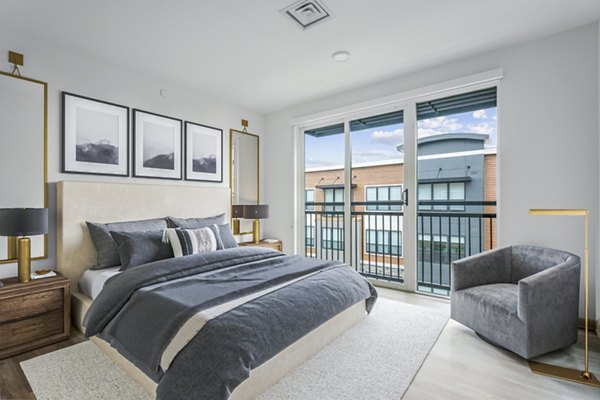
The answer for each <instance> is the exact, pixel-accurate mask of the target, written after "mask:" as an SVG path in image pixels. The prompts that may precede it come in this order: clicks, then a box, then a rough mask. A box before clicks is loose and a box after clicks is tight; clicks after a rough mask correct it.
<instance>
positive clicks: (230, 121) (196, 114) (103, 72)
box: [0, 30, 264, 277]
mask: <svg viewBox="0 0 600 400" xmlns="http://www.w3.org/2000/svg"><path fill="white" fill-rule="evenodd" d="M8 50H14V51H18V52H20V53H23V54H24V55H25V66H24V67H21V73H22V74H23V75H24V76H27V77H31V78H35V79H39V80H42V81H46V82H48V89H49V93H48V100H49V104H48V182H49V192H48V194H49V196H48V198H49V207H50V227H49V229H50V235H49V249H48V250H49V258H48V259H47V260H41V261H36V262H34V265H33V266H32V269H34V270H35V269H37V268H42V267H52V268H54V267H55V263H56V261H55V260H56V240H55V239H56V238H55V229H56V228H55V227H56V216H55V214H56V212H55V209H56V184H55V183H56V182H58V181H61V180H84V181H110V182H121V183H127V182H131V183H133V182H135V183H147V184H164V185H195V186H213V187H215V186H222V187H229V129H230V128H235V129H240V128H241V126H240V119H241V118H244V119H248V120H249V121H250V127H249V130H250V131H251V132H256V133H259V134H260V133H261V132H264V116H263V115H262V114H258V113H254V112H251V111H249V110H244V109H241V108H239V107H236V106H235V105H232V104H229V103H227V102H225V101H223V100H221V99H217V98H212V97H209V96H206V95H203V94H202V93H199V92H197V91H191V90H188V89H186V88H183V87H178V86H175V85H173V84H171V83H169V82H166V81H164V80H161V79H159V78H156V77H152V76H145V75H142V74H139V73H137V72H136V71H131V70H127V69H123V68H120V67H119V66H118V65H117V64H113V63H111V62H109V61H107V60H103V59H98V58H94V57H93V56H91V55H88V54H81V53H75V52H72V51H70V50H69V49H66V48H63V47H61V46H59V45H55V44H52V43H44V42H43V38H42V39H40V38H31V37H24V36H16V35H14V34H12V33H10V32H2V31H1V30H0V69H1V70H2V71H10V65H9V64H8V61H7V54H8ZM134 51H135V49H132V52H134ZM157 56H158V57H162V56H168V55H157ZM198 73H199V74H201V73H203V72H202V70H201V66H200V67H199V69H198ZM162 88H165V89H167V91H168V96H167V97H166V98H163V97H161V96H160V95H159V91H160V89H162ZM63 90H64V91H68V92H72V93H76V94H81V95H84V96H89V97H93V98H97V99H101V100H105V101H109V102H114V103H118V104H122V105H126V106H129V107H131V108H140V109H142V110H148V111H152V112H156V113H160V114H165V115H169V116H173V117H177V118H180V119H183V120H189V121H192V122H198V123H202V124H206V125H210V126H215V127H218V128H220V129H223V156H224V161H223V167H224V168H223V183H222V184H214V183H212V184H211V183H199V182H198V183H193V182H185V181H164V180H155V179H142V178H118V177H114V178H112V177H97V176H93V175H78V174H62V173H60V152H61V149H60V146H61V142H60V137H61V124H60V116H61V112H62V111H61V103H60V93H61V92H62V91H63ZM261 144H264V140H261ZM261 153H264V149H261ZM1 163H2V161H1V160H0V167H1V168H10V166H7V165H2V164H1ZM261 169H262V170H264V168H261ZM262 181H264V179H261V182H262ZM15 275H16V266H15V265H14V264H0V277H7V276H15Z"/></svg>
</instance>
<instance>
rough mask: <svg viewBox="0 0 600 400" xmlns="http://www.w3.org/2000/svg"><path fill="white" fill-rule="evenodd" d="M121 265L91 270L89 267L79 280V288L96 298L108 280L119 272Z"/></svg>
mask: <svg viewBox="0 0 600 400" xmlns="http://www.w3.org/2000/svg"><path fill="white" fill-rule="evenodd" d="M119 268H120V267H113V268H106V269H99V270H91V269H88V270H87V271H85V272H84V273H83V276H82V277H81V279H80V280H79V290H81V292H82V293H84V294H85V295H86V296H88V297H90V298H91V299H92V300H93V299H95V298H96V297H97V296H98V294H100V291H101V290H102V288H103V287H104V284H105V283H106V281H107V280H108V279H109V278H111V277H113V276H115V275H117V274H119V273H120V272H119Z"/></svg>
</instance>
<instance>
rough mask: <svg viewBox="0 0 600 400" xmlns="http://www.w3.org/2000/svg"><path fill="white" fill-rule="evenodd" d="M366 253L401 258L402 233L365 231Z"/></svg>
mask: <svg viewBox="0 0 600 400" xmlns="http://www.w3.org/2000/svg"><path fill="white" fill-rule="evenodd" d="M366 239H367V244H366V250H367V253H375V254H383V255H392V256H397V257H401V256H402V232H400V231H387V230H374V229H367V231H366Z"/></svg>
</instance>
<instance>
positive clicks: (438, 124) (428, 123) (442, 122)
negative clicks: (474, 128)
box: [417, 117, 463, 134]
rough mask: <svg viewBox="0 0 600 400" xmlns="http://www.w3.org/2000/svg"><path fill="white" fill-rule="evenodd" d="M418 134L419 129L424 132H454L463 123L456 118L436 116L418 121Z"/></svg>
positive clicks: (460, 127) (459, 128)
mask: <svg viewBox="0 0 600 400" xmlns="http://www.w3.org/2000/svg"><path fill="white" fill-rule="evenodd" d="M417 126H418V127H419V134H421V129H422V130H423V131H424V132H436V133H448V132H456V131H459V130H461V129H462V128H463V124H461V123H460V121H459V120H458V119H457V118H448V117H436V118H429V119H424V120H422V121H419V122H418V124H417Z"/></svg>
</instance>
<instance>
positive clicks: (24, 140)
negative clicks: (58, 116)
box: [0, 71, 48, 264]
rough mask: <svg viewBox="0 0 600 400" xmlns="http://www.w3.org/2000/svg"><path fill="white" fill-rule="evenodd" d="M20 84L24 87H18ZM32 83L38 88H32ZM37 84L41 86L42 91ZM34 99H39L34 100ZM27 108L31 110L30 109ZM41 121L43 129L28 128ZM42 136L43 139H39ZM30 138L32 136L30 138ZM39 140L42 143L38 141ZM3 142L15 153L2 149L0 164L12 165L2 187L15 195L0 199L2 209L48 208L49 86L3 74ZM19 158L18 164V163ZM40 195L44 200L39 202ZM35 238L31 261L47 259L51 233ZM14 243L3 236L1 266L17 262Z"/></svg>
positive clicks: (0, 127) (0, 112)
mask: <svg viewBox="0 0 600 400" xmlns="http://www.w3.org/2000/svg"><path fill="white" fill-rule="evenodd" d="M7 79H10V80H7ZM13 79H14V80H13ZM16 82H21V83H23V84H24V85H15V83H16ZM31 84H33V85H34V86H30V85H31ZM36 85H40V86H41V89H42V90H41V92H40V91H39V88H38V87H37V86H36ZM38 92H40V93H41V96H42V97H43V99H39V98H38V97H37V96H38V95H37V93H38ZM17 94H18V95H20V97H18V96H17ZM34 96H36V97H35V98H34ZM40 103H41V104H43V106H42V108H43V110H42V113H41V114H43V115H41V114H37V113H39V104H40ZM27 106H29V109H27V108H26V107H27ZM11 107H13V108H18V109H19V110H18V111H19V112H17V113H16V115H14V118H12V119H11V118H7V117H6V116H8V115H11V116H13V115H12V114H13V112H12V111H11ZM29 112H30V113H31V114H29ZM3 113H4V115H3ZM34 113H35V115H34ZM23 115H25V116H27V117H28V118H26V119H23V118H21V120H19V117H23ZM41 121H43V126H41V125H39V128H36V127H33V126H27V125H28V124H34V125H36V126H38V125H37V124H38V123H39V122H41ZM38 134H39V136H37V135H38ZM17 135H18V136H17ZM27 135H29V136H30V137H29V138H28V137H27ZM38 137H40V138H41V140H39V139H36V138H38ZM0 140H1V141H2V143H3V144H4V145H3V146H2V147H4V149H5V152H6V151H9V152H12V154H10V157H9V156H7V155H8V154H3V152H2V150H1V149H0V162H2V163H7V162H10V163H11V164H10V165H4V164H0V168H1V169H3V170H4V171H7V172H5V173H3V174H2V173H0V186H1V187H2V189H3V191H5V193H9V194H10V193H13V194H15V196H13V197H12V198H10V196H7V197H4V196H3V198H0V208H19V207H33V208H41V207H43V208H48V83H46V82H43V81H39V80H37V79H32V78H27V77H25V76H21V75H17V74H11V73H8V72H2V71H0ZM38 140H39V141H38ZM11 142H12V145H11ZM40 142H41V143H40ZM24 146H27V147H26V148H25V147H24ZM22 149H24V151H23V152H21V151H20V150H22ZM15 157H16V158H17V159H18V162H14V159H15ZM11 159H13V161H8V160H11ZM36 163H41V164H42V165H43V166H42V167H41V168H40V167H39V166H32V164H36ZM40 175H41V177H40ZM40 178H41V179H40ZM40 183H42V186H43V187H42V188H41V190H40V188H39V186H38V185H39V184H40ZM32 187H34V189H33V190H32V191H31V192H27V190H28V188H29V189H31V188H32ZM16 194H19V195H16ZM40 195H41V196H40ZM38 196H40V197H41V199H39V200H38ZM26 197H27V198H26ZM33 197H35V198H33ZM31 239H32V249H31V259H32V260H42V259H45V258H47V257H48V234H46V235H43V236H42V235H40V236H39V239H38V237H37V236H33V237H32V238H31ZM14 241H15V240H14V239H12V238H8V237H0V264H8V263H15V262H16V261H17V258H16V257H15V254H14V252H13V249H12V248H11V243H12V242H14ZM40 247H42V248H40Z"/></svg>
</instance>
